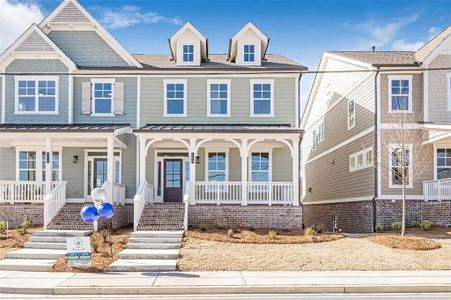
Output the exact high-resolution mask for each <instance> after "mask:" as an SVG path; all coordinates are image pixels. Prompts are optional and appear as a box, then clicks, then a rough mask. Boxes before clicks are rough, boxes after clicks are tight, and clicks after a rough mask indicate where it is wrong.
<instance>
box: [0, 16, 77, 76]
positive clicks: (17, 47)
mask: <svg viewBox="0 0 451 300" xmlns="http://www.w3.org/2000/svg"><path fill="white" fill-rule="evenodd" d="M13 52H31V53H36V52H56V53H57V54H58V56H59V57H60V59H61V61H62V62H63V63H64V64H65V65H66V66H67V67H68V68H69V69H72V70H73V69H77V65H76V64H75V63H74V62H73V61H72V60H71V59H70V58H69V57H68V56H67V55H66V54H64V52H63V51H61V49H59V48H58V46H57V45H56V44H55V43H53V42H52V40H51V39H50V38H49V37H48V36H47V35H46V34H45V33H44V32H43V31H42V30H41V28H39V27H38V26H37V25H36V24H32V25H31V26H30V27H28V29H27V30H26V31H25V32H24V33H23V34H22V35H21V36H20V37H19V38H18V39H17V40H16V41H15V42H14V43H12V44H11V46H9V47H8V48H7V49H6V50H5V51H4V52H3V53H2V55H1V56H0V63H1V62H3V61H4V60H5V59H6V58H7V57H8V56H9V55H10V54H11V53H13Z"/></svg>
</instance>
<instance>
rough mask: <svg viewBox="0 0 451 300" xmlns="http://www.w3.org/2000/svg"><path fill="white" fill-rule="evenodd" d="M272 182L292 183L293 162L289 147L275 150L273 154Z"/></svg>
mask: <svg viewBox="0 0 451 300" xmlns="http://www.w3.org/2000/svg"><path fill="white" fill-rule="evenodd" d="M272 155H273V157H272V181H273V182H290V181H291V178H292V177H293V171H292V170H293V167H299V166H293V160H292V158H291V152H290V150H289V149H288V148H287V147H283V148H274V149H273V152H272Z"/></svg>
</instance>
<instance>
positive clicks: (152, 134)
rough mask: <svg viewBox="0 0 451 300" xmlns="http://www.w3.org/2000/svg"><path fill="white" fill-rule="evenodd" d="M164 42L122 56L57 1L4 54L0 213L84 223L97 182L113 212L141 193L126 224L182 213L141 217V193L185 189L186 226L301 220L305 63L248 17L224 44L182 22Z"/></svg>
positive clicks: (83, 16) (152, 198)
mask: <svg viewBox="0 0 451 300" xmlns="http://www.w3.org/2000/svg"><path fill="white" fill-rule="evenodd" d="M157 42H158V41H157ZM160 42H164V41H160ZM169 42H170V43H169V44H170V54H168V55H131V54H129V53H128V52H127V50H126V49H124V48H123V47H122V46H121V45H120V44H119V43H118V42H117V41H116V40H115V39H114V38H113V37H112V36H111V35H110V34H109V33H108V32H107V31H106V30H105V29H104V28H103V27H102V26H101V25H100V24H99V23H98V22H97V21H96V20H95V19H94V18H93V17H92V16H91V15H90V14H89V13H88V12H87V11H86V10H85V9H84V8H83V7H82V6H81V5H80V4H79V3H78V2H77V1H75V0H65V1H63V2H62V3H61V4H60V5H59V6H58V7H57V8H56V9H55V10H54V11H52V12H51V13H50V14H49V15H48V16H47V17H46V18H45V19H44V20H43V21H42V22H41V23H40V24H39V25H32V26H31V27H30V28H29V29H28V30H27V31H26V32H25V33H24V34H23V35H22V36H21V37H20V38H19V39H18V40H17V41H16V42H14V43H13V44H12V45H11V46H10V47H9V48H8V49H7V50H6V51H5V52H4V53H3V54H2V56H1V57H0V72H1V73H2V74H4V75H1V76H0V82H1V85H0V87H1V93H0V95H1V108H0V109H1V125H0V146H1V147H0V161H1V162H2V167H1V169H0V180H3V181H1V182H0V202H1V203H0V205H1V206H2V210H1V213H0V219H7V220H10V221H11V222H13V223H14V222H16V221H18V220H19V219H20V218H21V216H23V215H32V216H33V218H34V219H35V220H38V221H37V222H38V223H39V222H40V221H39V219H42V215H44V219H45V220H44V224H45V225H49V227H51V228H75V229H76V228H80V227H81V226H82V224H81V223H80V221H79V213H78V212H79V209H80V207H81V206H82V205H83V204H82V203H83V202H85V201H90V193H91V191H92V189H93V188H95V187H104V188H105V189H106V191H107V196H108V197H107V198H108V200H109V201H111V202H114V204H125V205H122V206H117V210H118V211H120V212H119V213H117V215H119V216H118V218H120V219H121V220H119V221H118V222H122V223H126V222H128V221H129V220H128V219H127V218H128V216H129V215H130V214H133V212H132V210H131V208H130V205H127V203H132V199H135V200H136V201H135V212H134V222H135V227H136V226H138V223H139V221H140V218H141V216H143V218H150V219H152V220H151V222H160V223H163V225H164V222H165V220H162V219H159V218H170V216H171V214H172V212H171V209H172V207H174V211H175V209H176V208H177V210H178V209H179V206H171V205H166V206H164V205H154V206H152V207H153V209H154V210H155V209H161V210H162V211H165V213H166V214H164V216H163V217H162V215H158V212H152V213H156V215H153V217H149V216H148V214H147V213H146V209H147V210H148V209H150V208H149V207H147V206H146V207H144V202H153V203H155V202H161V203H164V204H166V203H172V202H178V203H180V202H182V200H183V199H185V200H187V201H189V203H190V204H191V206H190V208H189V214H188V215H189V221H190V224H192V225H199V224H202V223H205V224H210V225H222V226H253V227H283V228H289V227H300V226H301V208H300V207H299V197H298V195H299V167H298V166H299V144H300V139H301V130H300V129H299V119H300V118H299V81H300V78H301V71H303V70H306V67H304V66H303V65H300V64H299V63H297V62H295V61H292V60H290V59H287V58H285V57H283V56H281V55H275V54H267V49H268V44H269V38H268V37H267V36H266V35H265V34H264V33H263V32H261V31H260V30H259V29H258V28H257V27H256V26H254V25H253V24H252V23H248V24H247V25H246V26H244V27H243V28H242V29H241V30H240V31H239V32H238V33H237V34H236V35H235V36H233V38H232V39H231V40H230V43H229V49H228V53H227V54H209V53H208V40H207V39H206V37H204V36H203V35H202V33H200V32H199V31H198V30H197V29H196V28H195V27H193V26H192V25H191V24H190V23H187V24H185V25H184V26H183V27H182V28H181V29H180V30H178V31H177V32H176V33H175V34H174V35H173V36H172V37H171V38H170V40H169ZM50 174H51V175H50ZM44 198H45V200H44ZM30 202H31V204H29V203H30ZM43 203H44V204H43ZM43 211H44V212H43ZM183 211H184V210H183ZM13 215H16V216H17V217H12V216H13ZM157 215H158V216H157ZM182 217H183V214H182ZM14 219H15V220H14ZM171 222H172V223H171ZM174 222H175V221H174V220H170V222H169V223H171V224H169V225H168V226H169V227H171V226H172V227H177V226H178V223H177V222H175V223H176V224H174ZM16 223H17V222H16ZM143 226H144V225H143ZM149 226H153V225H152V224H150V225H149ZM141 227H142V226H141ZM144 227H145V226H144ZM163 227H164V226H163Z"/></svg>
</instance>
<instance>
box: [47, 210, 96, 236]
mask: <svg viewBox="0 0 451 300" xmlns="http://www.w3.org/2000/svg"><path fill="white" fill-rule="evenodd" d="M85 205H86V203H66V204H65V205H64V206H63V208H61V210H60V211H59V212H58V214H57V215H56V216H55V217H54V218H53V220H52V221H51V222H50V224H49V225H48V226H47V228H48V229H57V230H92V224H89V223H86V222H85V221H83V220H82V219H81V217H80V210H81V209H82V208H83V206H85Z"/></svg>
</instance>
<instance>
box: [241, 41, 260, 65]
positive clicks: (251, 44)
mask: <svg viewBox="0 0 451 300" xmlns="http://www.w3.org/2000/svg"><path fill="white" fill-rule="evenodd" d="M245 46H254V60H253V61H245V60H244V54H245V52H244V47H245ZM256 56H257V45H255V44H254V43H243V65H255V63H256V62H257V57H256Z"/></svg>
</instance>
